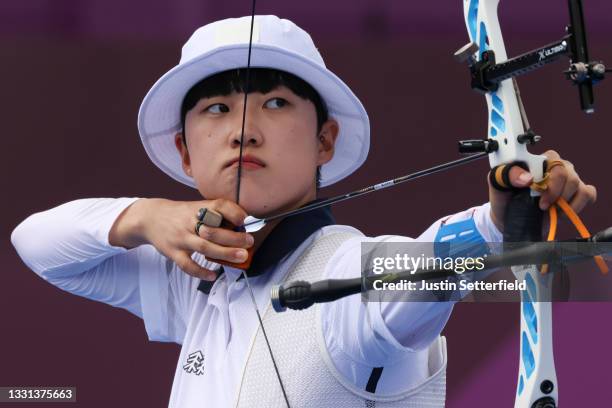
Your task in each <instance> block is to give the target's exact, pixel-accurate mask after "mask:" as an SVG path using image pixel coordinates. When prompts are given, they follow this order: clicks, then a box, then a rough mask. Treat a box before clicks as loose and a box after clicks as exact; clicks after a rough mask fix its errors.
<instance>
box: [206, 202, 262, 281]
mask: <svg viewBox="0 0 612 408" xmlns="http://www.w3.org/2000/svg"><path fill="white" fill-rule="evenodd" d="M202 223H203V224H204V225H206V226H208V227H214V228H225V229H229V230H232V231H244V228H243V227H237V226H236V225H234V224H232V223H231V222H229V221H227V220H226V219H224V218H223V215H222V214H221V213H218V212H216V211H213V210H211V209H208V208H207V209H206V216H204V218H203V220H202ZM247 252H248V256H247V259H246V260H245V261H244V262H242V263H234V262H229V261H224V260H221V259H216V258H209V257H206V259H208V260H209V261H211V262H214V263H217V264H219V265H224V266H228V267H230V268H236V269H240V270H244V271H246V270H247V269H249V268H250V267H251V262H252V261H253V254H254V249H253V247H250V248H247Z"/></svg>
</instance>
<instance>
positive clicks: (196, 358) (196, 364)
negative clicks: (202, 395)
mask: <svg viewBox="0 0 612 408" xmlns="http://www.w3.org/2000/svg"><path fill="white" fill-rule="evenodd" d="M183 370H185V371H186V372H187V374H195V375H202V374H204V354H203V353H202V352H201V351H200V350H197V351H194V352H193V353H191V354H189V355H188V356H187V363H186V364H185V365H184V366H183Z"/></svg>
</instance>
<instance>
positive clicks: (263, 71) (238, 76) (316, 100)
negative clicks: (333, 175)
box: [181, 68, 328, 188]
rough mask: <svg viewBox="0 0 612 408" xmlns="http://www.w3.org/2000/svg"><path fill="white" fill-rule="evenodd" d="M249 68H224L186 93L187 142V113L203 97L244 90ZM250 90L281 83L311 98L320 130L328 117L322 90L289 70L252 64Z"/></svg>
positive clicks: (183, 110) (264, 90) (263, 89)
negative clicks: (227, 69)
mask: <svg viewBox="0 0 612 408" xmlns="http://www.w3.org/2000/svg"><path fill="white" fill-rule="evenodd" d="M246 72H247V69H246V68H240V69H233V70H230V71H223V72H220V73H218V74H215V75H212V76H209V77H207V78H204V79H203V80H201V81H200V82H198V83H197V84H195V85H194V86H193V87H191V89H190V90H189V91H188V92H187V94H186V95H185V98H184V99H183V103H182V104H181V129H182V132H183V143H184V144H185V145H186V144H187V142H186V136H185V116H187V112H189V111H190V110H191V109H193V108H194V106H196V105H197V103H198V101H199V100H200V99H202V98H211V97H214V96H225V95H229V94H231V93H232V92H238V93H243V92H245V90H246V88H247V80H246ZM248 82H249V83H248V91H247V92H248V93H251V92H261V93H268V92H270V91H272V90H274V89H276V88H278V87H279V86H285V87H287V88H289V89H290V90H291V91H292V92H293V93H294V94H296V95H297V96H299V97H301V98H303V99H306V100H308V101H310V102H312V103H313V104H314V106H315V111H316V114H317V134H318V132H320V131H321V127H322V126H323V124H324V123H325V122H326V121H327V119H328V113H327V107H326V106H325V102H324V101H323V99H321V96H320V95H319V93H318V92H317V91H316V90H315V89H314V88H313V87H312V86H310V84H308V83H307V82H306V81H304V80H302V79H300V78H298V77H297V76H295V75H293V74H290V73H288V72H284V71H279V70H276V69H270V68H250V72H249V81H248ZM316 180H317V188H319V186H320V180H321V167H320V166H319V167H317V175H316Z"/></svg>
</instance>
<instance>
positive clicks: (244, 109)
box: [236, 0, 291, 408]
mask: <svg viewBox="0 0 612 408" xmlns="http://www.w3.org/2000/svg"><path fill="white" fill-rule="evenodd" d="M255 3H256V0H253V1H252V6H251V29H250V33H249V51H248V57H247V69H246V81H245V89H244V107H243V110H242V129H241V131H240V153H239V156H238V174H237V177H238V180H237V182H236V204H239V203H240V181H241V179H242V153H243V150H244V129H245V125H246V111H247V98H248V94H249V90H250V72H251V50H252V47H253V27H254V25H255ZM242 276H243V277H244V281H245V282H246V286H247V288H248V290H249V294H250V297H251V301H252V302H253V308H254V310H255V313H256V314H257V320H258V321H259V327H260V328H261V332H262V334H263V336H264V339H265V341H266V346H267V347H268V352H269V353H270V359H271V360H272V365H273V366H274V371H275V372H276V378H277V379H278V383H279V385H280V388H281V391H282V392H283V397H284V399H285V403H286V404H287V408H291V406H290V405H289V398H287V392H286V391H285V386H284V384H283V380H281V376H280V371H279V370H278V366H277V364H276V359H275V358H274V353H272V347H271V346H270V341H269V340H268V334H267V333H266V329H265V327H264V324H263V319H262V318H261V313H260V312H259V307H257V301H256V300H255V294H254V293H253V288H252V287H251V283H250V282H249V278H248V276H247V273H246V269H243V270H242Z"/></svg>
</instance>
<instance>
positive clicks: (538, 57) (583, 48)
mask: <svg viewBox="0 0 612 408" xmlns="http://www.w3.org/2000/svg"><path fill="white" fill-rule="evenodd" d="M568 5H569V16H570V24H569V25H568V26H567V27H565V31H566V33H567V34H566V35H565V36H564V37H563V38H562V39H561V40H560V41H557V42H554V43H551V44H548V45H545V46H543V47H540V48H537V49H535V50H532V51H529V52H526V53H524V54H521V55H519V56H518V57H514V58H511V59H508V60H507V61H504V62H501V63H496V60H495V52H494V51H493V50H484V51H483V52H482V54H481V58H480V60H479V61H476V60H475V59H474V57H473V55H474V54H475V53H476V52H477V51H478V50H479V47H478V45H477V44H476V43H473V42H472V43H469V44H467V45H465V46H464V47H462V48H460V49H459V50H458V51H457V52H455V57H456V58H457V60H459V61H460V62H466V61H467V62H468V64H469V67H470V73H471V77H472V84H471V85H472V89H474V90H476V91H479V92H483V93H486V92H493V91H496V90H497V88H498V87H499V83H500V82H501V81H503V80H505V79H508V78H514V77H517V76H519V75H522V74H526V73H527V72H531V71H533V70H535V69H537V68H540V67H542V66H544V65H546V64H548V63H550V62H553V61H556V60H557V59H559V58H560V57H562V56H564V55H567V56H568V57H569V59H570V65H569V68H568V69H567V70H566V71H564V74H565V76H566V78H567V79H569V80H570V81H572V82H573V83H574V84H575V85H577V86H578V92H579V96H580V107H581V108H582V110H583V111H584V112H586V113H593V112H594V111H595V110H594V108H593V103H594V101H593V84H595V83H597V82H598V81H601V80H602V79H604V75H605V73H606V72H610V71H611V70H609V69H606V67H605V65H604V64H603V62H601V61H589V53H588V49H587V42H586V30H585V26H584V17H583V13H582V0H569V1H568ZM485 41H486V43H487V44H488V38H487V39H486V40H485ZM472 151H473V150H472Z"/></svg>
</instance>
